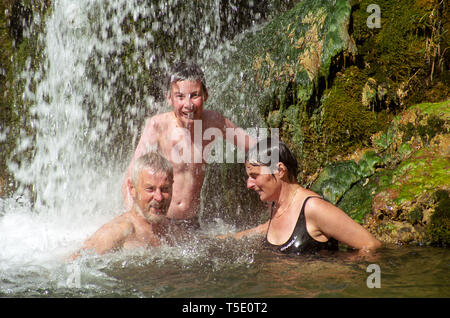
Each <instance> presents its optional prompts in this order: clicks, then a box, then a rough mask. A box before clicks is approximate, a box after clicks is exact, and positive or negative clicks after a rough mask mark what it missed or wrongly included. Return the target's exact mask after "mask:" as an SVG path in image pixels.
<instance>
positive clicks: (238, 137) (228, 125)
mask: <svg viewBox="0 0 450 318" xmlns="http://www.w3.org/2000/svg"><path fill="white" fill-rule="evenodd" d="M208 117H209V119H210V120H211V123H212V126H214V127H217V128H219V129H220V130H221V132H222V134H223V136H224V138H225V139H226V140H227V141H228V142H230V143H232V144H233V145H235V146H236V147H238V148H239V149H241V150H244V151H245V152H246V153H247V152H248V150H249V149H250V148H251V147H253V146H254V145H255V144H256V140H255V138H253V137H252V136H250V135H248V134H247V132H246V131H245V130H244V129H242V128H240V127H237V126H236V125H235V124H234V123H233V122H232V121H231V120H229V119H228V118H226V117H224V116H223V115H222V114H220V113H218V112H215V111H210V113H209V116H208Z"/></svg>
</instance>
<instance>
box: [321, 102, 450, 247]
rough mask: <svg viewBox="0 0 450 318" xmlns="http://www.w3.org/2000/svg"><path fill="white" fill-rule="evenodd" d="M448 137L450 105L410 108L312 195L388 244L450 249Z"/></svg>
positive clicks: (328, 174) (331, 169) (325, 174)
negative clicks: (324, 200) (334, 207)
mask: <svg viewBox="0 0 450 318" xmlns="http://www.w3.org/2000/svg"><path fill="white" fill-rule="evenodd" d="M449 132H450V101H445V102H441V103H424V104H419V105H415V106H413V107H410V108H409V109H408V110H406V111H404V112H403V113H401V114H400V115H398V116H396V117H395V118H394V120H393V121H392V123H391V124H390V125H389V127H388V128H387V129H386V130H385V131H380V132H378V133H376V134H374V135H373V136H372V148H371V149H364V150H363V151H362V155H361V154H360V153H355V154H354V156H355V157H358V159H356V160H353V159H351V160H346V161H342V162H336V163H333V164H331V165H329V166H327V167H325V168H324V170H323V171H322V172H321V174H320V175H319V177H318V178H317V180H316V181H315V182H314V184H313V185H312V190H314V191H317V192H319V193H321V194H322V195H324V197H325V198H327V199H328V200H330V201H331V202H333V203H335V204H338V206H339V207H341V208H342V209H343V210H344V211H346V212H347V213H348V214H349V215H350V216H351V217H352V218H353V219H355V220H356V221H358V222H360V223H362V224H364V225H365V226H366V227H367V228H368V229H369V230H370V231H371V232H372V233H373V234H374V235H376V236H377V237H378V238H379V239H380V240H382V241H384V242H389V243H402V244H406V243H420V244H428V243H430V244H438V245H448V244H449V243H450V241H449V224H450V223H449V222H450V204H449V193H450V192H449V191H450V134H449Z"/></svg>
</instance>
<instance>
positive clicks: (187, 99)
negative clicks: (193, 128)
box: [166, 80, 208, 127]
mask: <svg viewBox="0 0 450 318" xmlns="http://www.w3.org/2000/svg"><path fill="white" fill-rule="evenodd" d="M166 98H167V101H168V102H169V105H171V106H172V107H173V112H174V115H175V117H176V119H177V121H178V123H179V124H180V125H181V127H187V126H189V125H192V124H193V123H194V120H200V119H201V118H202V112H203V103H204V102H205V101H206V100H207V99H208V92H204V91H203V89H202V83H201V82H200V81H188V80H186V81H178V82H174V83H172V84H171V89H170V94H168V95H167V96H166Z"/></svg>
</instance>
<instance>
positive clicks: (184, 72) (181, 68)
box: [165, 61, 206, 94]
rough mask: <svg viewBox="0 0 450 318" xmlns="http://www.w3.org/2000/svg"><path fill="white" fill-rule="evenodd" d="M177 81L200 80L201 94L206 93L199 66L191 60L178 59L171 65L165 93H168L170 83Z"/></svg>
mask: <svg viewBox="0 0 450 318" xmlns="http://www.w3.org/2000/svg"><path fill="white" fill-rule="evenodd" d="M178 81H200V83H201V84H202V91H203V94H205V93H206V80H205V74H204V73H203V71H202V69H201V68H200V66H198V65H197V64H195V63H193V62H186V61H179V62H176V63H175V64H173V65H172V67H171V68H170V70H169V74H168V76H167V79H166V87H165V89H166V93H167V94H170V89H171V86H172V83H175V82H178Z"/></svg>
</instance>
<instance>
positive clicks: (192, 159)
mask: <svg viewBox="0 0 450 318" xmlns="http://www.w3.org/2000/svg"><path fill="white" fill-rule="evenodd" d="M166 89H167V92H166V100H167V102H168V103H169V105H170V106H171V107H172V111H170V112H167V113H162V114H158V115H155V116H153V117H151V118H149V119H148V120H147V122H146V125H145V127H144V130H143V132H142V135H141V138H140V140H139V143H138V145H137V147H136V150H135V153H134V156H133V159H132V161H131V163H130V165H129V167H128V170H127V173H126V176H125V180H124V183H123V186H122V191H123V194H124V199H125V202H126V204H127V205H129V204H130V193H129V192H128V191H127V189H128V188H127V186H126V184H127V182H128V181H127V180H128V179H129V177H130V171H131V170H132V167H133V164H134V160H135V159H136V158H138V157H139V156H141V155H142V154H144V153H146V152H148V151H151V150H157V151H158V152H159V153H161V154H162V155H163V156H164V157H165V158H166V159H167V160H168V161H169V162H170V163H171V164H172V166H173V172H174V184H173V197H172V202H171V204H170V207H169V211H168V213H167V217H168V218H171V219H178V220H193V219H195V216H196V215H197V212H198V210H199V206H200V192H201V188H202V185H203V181H204V178H205V168H206V167H205V165H206V161H205V149H208V146H209V145H210V144H211V143H212V142H214V140H215V138H214V137H215V136H216V135H217V134H220V136H221V137H225V138H227V140H229V141H230V142H231V143H233V144H234V145H236V146H237V147H238V148H240V149H242V150H245V151H247V150H248V149H249V148H250V147H251V146H252V145H253V139H251V138H250V137H249V136H248V135H247V134H246V132H245V131H244V130H243V129H241V128H238V127H236V126H235V125H234V124H233V123H232V122H231V121H230V120H228V119H227V118H225V117H224V116H222V115H221V114H220V113H218V112H216V111H212V110H205V109H204V108H203V105H204V103H205V102H206V101H207V100H208V90H207V88H206V83H205V78H204V74H203V72H202V70H201V69H200V68H199V67H198V66H197V65H196V64H189V63H185V62H179V63H177V64H175V65H174V66H173V68H172V69H171V71H170V74H169V76H168V80H167V83H166ZM207 130H208V131H215V132H217V134H216V135H213V136H212V138H209V137H208V138H204V136H205V135H204V133H205V131H207ZM230 130H232V131H233V134H228V133H227V132H229V131H230Z"/></svg>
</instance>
